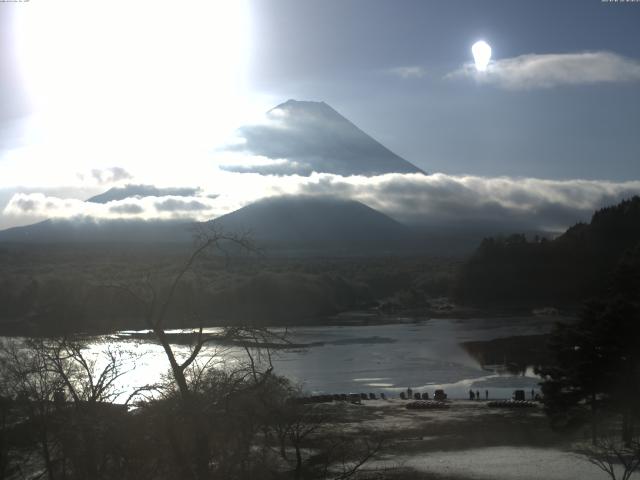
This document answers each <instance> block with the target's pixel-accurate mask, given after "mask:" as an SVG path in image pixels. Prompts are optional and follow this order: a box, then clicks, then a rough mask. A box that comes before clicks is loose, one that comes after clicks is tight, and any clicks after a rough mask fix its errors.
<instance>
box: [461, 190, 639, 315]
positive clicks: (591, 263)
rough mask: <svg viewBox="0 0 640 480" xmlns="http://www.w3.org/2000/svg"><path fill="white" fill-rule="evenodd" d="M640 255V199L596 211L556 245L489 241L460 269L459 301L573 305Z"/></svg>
mask: <svg viewBox="0 0 640 480" xmlns="http://www.w3.org/2000/svg"><path fill="white" fill-rule="evenodd" d="M633 254H635V255H640V197H638V196H634V197H633V198H631V199H630V200H625V201H623V202H621V203H620V204H618V205H615V206H612V207H607V208H603V209H601V210H598V211H597V212H595V214H594V215H593V217H592V219H591V222H590V223H589V224H584V223H579V224H576V225H574V226H573V227H571V228H569V229H568V230H567V231H566V232H565V233H564V234H562V235H561V236H559V237H558V238H556V239H554V240H546V239H535V240H533V241H529V240H527V239H526V237H525V236H524V235H518V234H514V235H511V236H508V237H501V238H487V239H485V240H483V241H482V243H481V245H480V246H479V247H478V249H477V250H476V252H475V253H474V254H473V256H472V257H471V258H470V259H469V260H468V261H467V262H466V263H465V264H464V266H463V267H462V269H461V272H460V276H459V280H458V282H457V285H456V297H457V300H458V301H460V302H464V303H467V304H475V305H485V306H490V305H498V304H499V305H502V306H505V305H514V306H515V305H518V306H525V305H526V306H535V305H556V306H559V305H569V304H577V303H579V302H581V301H583V300H584V299H585V298H588V297H591V296H593V295H595V294H598V293H600V292H602V291H603V290H604V288H606V285H607V282H608V281H609V280H610V276H611V273H612V271H613V270H614V269H615V268H616V266H617V265H618V264H619V263H620V262H621V261H623V260H624V258H625V255H633Z"/></svg>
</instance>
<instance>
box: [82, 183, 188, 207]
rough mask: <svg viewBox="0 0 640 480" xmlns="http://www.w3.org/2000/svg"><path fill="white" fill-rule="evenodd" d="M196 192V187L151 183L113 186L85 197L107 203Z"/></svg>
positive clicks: (96, 201) (186, 195)
mask: <svg viewBox="0 0 640 480" xmlns="http://www.w3.org/2000/svg"><path fill="white" fill-rule="evenodd" d="M197 193H198V189H197V188H158V187H155V186H153V185H133V184H129V185H125V186H124V187H113V188H110V189H109V190H107V191H106V192H104V193H101V194H99V195H96V196H94V197H91V198H89V199H87V202H92V203H108V202H113V201H115V200H124V199H126V198H142V197H164V196H167V195H171V196H175V197H192V196H194V195H196V194H197Z"/></svg>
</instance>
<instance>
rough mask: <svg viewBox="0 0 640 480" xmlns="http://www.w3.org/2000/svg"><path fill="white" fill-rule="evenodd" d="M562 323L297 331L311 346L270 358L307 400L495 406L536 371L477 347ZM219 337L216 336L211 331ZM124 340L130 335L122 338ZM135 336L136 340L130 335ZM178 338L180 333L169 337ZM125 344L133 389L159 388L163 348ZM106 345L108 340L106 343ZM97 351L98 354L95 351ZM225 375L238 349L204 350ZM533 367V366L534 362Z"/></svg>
mask: <svg viewBox="0 0 640 480" xmlns="http://www.w3.org/2000/svg"><path fill="white" fill-rule="evenodd" d="M558 320H560V319H559V318H558V317H546V318H544V317H543V318H541V317H535V318H499V319H465V320H451V319H432V320H428V321H424V322H420V323H413V324H406V323H404V324H396V325H377V326H366V327H359V326H345V327H336V326H328V327H300V328H295V329H289V338H290V339H291V341H292V342H293V343H294V344H296V345H301V344H312V345H315V346H312V347H309V348H299V347H298V348H294V349H287V350H280V351H276V352H273V364H274V367H275V371H276V372H277V373H279V374H282V375H285V376H287V377H289V378H291V379H292V380H293V381H295V382H296V383H299V384H301V385H302V387H303V388H304V389H305V390H306V391H308V392H310V393H314V394H315V393H349V392H385V393H387V394H393V393H395V394H397V393H398V392H400V391H401V390H405V389H406V388H407V387H411V388H412V389H413V390H414V391H421V392H424V391H427V392H429V394H432V393H433V391H434V390H435V389H438V388H443V389H445V390H446V391H447V393H448V394H449V398H466V397H467V395H468V390H469V389H478V390H483V396H484V390H489V395H490V397H491V398H508V397H510V396H511V393H512V391H513V389H515V388H525V389H532V388H536V387H537V382H538V379H537V377H536V376H535V375H534V374H533V370H532V369H530V368H529V369H527V368H526V365H525V368H522V369H520V370H519V373H516V374H514V373H513V372H512V371H511V372H510V371H509V369H508V368H504V365H502V364H500V363H499V362H494V364H495V366H494V367H491V366H490V364H489V363H485V362H484V361H479V359H478V354H477V352H478V348H479V347H478V345H479V344H476V346H475V348H474V349H471V350H472V351H470V349H469V348H468V346H467V345H466V344H467V342H484V341H488V340H495V339H504V338H506V337H511V336H522V335H542V334H545V333H548V332H549V331H550V329H551V327H552V325H553V323H554V322H555V321H558ZM210 331H211V332H214V329H211V330H210ZM120 333H121V334H122V333H127V332H120ZM128 333H132V332H128ZM172 333H179V332H172ZM135 338H136V339H135V340H132V339H128V338H127V335H119V336H111V337H109V338H108V339H109V340H110V341H111V342H113V343H116V344H118V345H119V346H121V347H122V348H124V349H129V350H130V351H132V352H135V356H136V359H135V368H133V369H132V371H131V372H130V373H128V374H127V376H126V377H125V380H124V381H126V384H127V385H128V386H129V389H133V388H135V387H136V386H140V385H144V384H148V383H154V382H157V381H158V380H160V378H161V376H162V375H163V374H164V373H166V371H167V368H168V363H167V361H166V358H165V357H164V352H163V350H162V347H161V346H160V345H158V344H156V343H154V342H153V341H151V340H140V339H139V337H137V336H136V337H135ZM103 339H104V337H103ZM94 345H95V346H94V348H96V349H97V348H101V345H102V344H100V343H97V342H96V343H95V344H94ZM175 350H176V352H177V355H178V356H180V357H183V358H184V357H186V356H187V355H188V353H189V347H188V345H184V344H183V345H176V346H175ZM202 355H204V356H205V357H208V358H211V357H213V358H214V359H215V361H216V362H219V366H220V368H223V367H224V366H227V367H232V366H233V364H234V363H237V362H238V361H240V359H241V358H242V357H243V355H244V350H243V349H241V348H239V347H231V348H229V347H220V346H218V347H216V346H214V345H211V346H209V347H206V348H204V349H203V352H202ZM531 363H533V361H532V362H531Z"/></svg>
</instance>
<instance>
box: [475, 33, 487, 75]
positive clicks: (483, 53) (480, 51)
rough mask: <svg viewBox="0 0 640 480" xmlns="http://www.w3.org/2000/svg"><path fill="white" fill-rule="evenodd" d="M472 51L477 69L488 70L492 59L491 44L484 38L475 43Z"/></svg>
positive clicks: (480, 70)
mask: <svg viewBox="0 0 640 480" xmlns="http://www.w3.org/2000/svg"><path fill="white" fill-rule="evenodd" d="M471 53H473V59H474V61H475V64H476V69H477V70H478V71H479V72H484V71H486V70H487V67H488V66H489V61H490V60H491V46H490V45H489V44H488V43H487V42H485V41H484V40H480V41H478V42H476V43H474V44H473V46H472V47H471Z"/></svg>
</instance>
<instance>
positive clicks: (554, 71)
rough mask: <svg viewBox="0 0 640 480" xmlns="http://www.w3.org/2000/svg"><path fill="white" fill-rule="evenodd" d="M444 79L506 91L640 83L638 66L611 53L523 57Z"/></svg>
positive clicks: (461, 71)
mask: <svg viewBox="0 0 640 480" xmlns="http://www.w3.org/2000/svg"><path fill="white" fill-rule="evenodd" d="M445 78H473V79H474V80H476V81H477V82H478V83H484V84H490V85H496V86H498V87H501V88H505V89H509V90H525V89H534V88H550V87H555V86H560V85H590V84H598V83H622V82H637V81H640V62H639V61H638V60H635V59H632V58H626V57H623V56H621V55H617V54H615V53H612V52H580V53H554V54H527V55H521V56H518V57H513V58H505V59H500V60H496V61H494V62H492V63H490V64H489V67H488V68H487V71H485V72H479V71H477V70H476V68H475V66H473V65H472V64H467V65H464V66H463V67H462V68H460V69H459V70H457V71H455V72H452V73H449V74H448V75H447V76H446V77H445Z"/></svg>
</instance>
